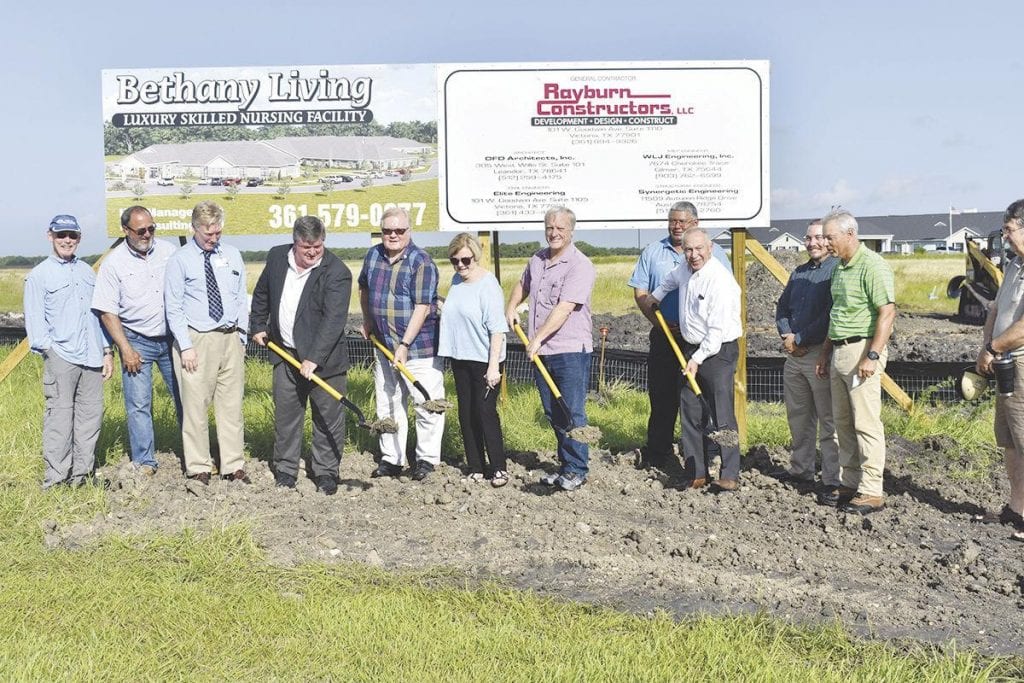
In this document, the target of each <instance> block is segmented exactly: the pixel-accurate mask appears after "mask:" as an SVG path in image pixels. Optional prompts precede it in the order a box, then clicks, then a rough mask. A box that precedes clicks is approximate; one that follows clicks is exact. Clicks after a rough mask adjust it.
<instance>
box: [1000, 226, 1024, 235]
mask: <svg viewBox="0 0 1024 683" xmlns="http://www.w3.org/2000/svg"><path fill="white" fill-rule="evenodd" d="M1020 229H1021V225H1020V224H1019V223H1017V224H1016V225H1013V226H1012V227H1011V226H1010V225H1009V224H1007V225H1004V226H1003V228H1002V233H1003V234H1004V235H1009V234H1010V233H1011V232H1017V231H1018V230H1020Z"/></svg>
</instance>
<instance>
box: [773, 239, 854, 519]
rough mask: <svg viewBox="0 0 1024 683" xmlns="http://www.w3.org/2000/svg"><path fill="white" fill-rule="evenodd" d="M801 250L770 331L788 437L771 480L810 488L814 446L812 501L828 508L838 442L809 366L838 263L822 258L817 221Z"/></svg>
mask: <svg viewBox="0 0 1024 683" xmlns="http://www.w3.org/2000/svg"><path fill="white" fill-rule="evenodd" d="M804 248H805V249H806V250H807V255H808V256H809V257H810V258H809V259H808V260H807V263H804V264H802V265H800V266H797V268H796V270H795V271H794V272H793V274H792V275H791V276H790V278H789V282H788V283H787V284H786V288H785V289H784V290H783V291H782V296H781V297H779V303H778V305H777V306H776V308H775V326H776V327H777V328H778V331H779V336H780V337H781V338H782V346H783V350H784V351H785V352H786V365H785V367H784V368H783V371H782V374H783V391H784V394H783V395H784V397H785V400H786V417H787V418H788V420H789V432H790V434H791V435H792V436H793V455H792V457H791V458H790V462H789V470H784V471H783V472H780V473H779V474H778V475H776V476H777V478H778V479H779V480H780V481H785V482H789V483H792V484H796V485H797V486H800V485H808V486H809V485H812V484H813V483H814V475H815V459H816V458H815V456H816V455H817V447H818V445H819V444H820V447H821V484H822V488H821V491H820V494H819V497H818V498H819V501H820V502H821V503H822V504H824V505H833V506H834V505H836V502H837V496H838V491H839V483H840V482H839V440H838V439H837V438H836V427H835V423H834V422H833V420H832V391H831V388H830V386H829V380H828V379H827V378H824V377H818V376H817V374H816V372H815V369H816V367H815V366H816V365H817V362H818V356H819V355H820V354H821V345H822V344H823V343H824V341H825V336H826V334H827V333H828V322H829V311H830V310H831V308H832V290H831V283H832V271H834V270H835V267H836V264H837V263H839V259H837V258H835V257H834V256H830V255H829V253H828V243H827V242H826V241H825V236H824V234H822V229H821V220H814V221H811V223H810V224H809V225H808V226H807V232H806V233H805V235H804Z"/></svg>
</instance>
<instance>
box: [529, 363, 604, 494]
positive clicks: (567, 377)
mask: <svg viewBox="0 0 1024 683" xmlns="http://www.w3.org/2000/svg"><path fill="white" fill-rule="evenodd" d="M540 359H541V360H542V361H543V362H544V367H546V368H547V369H548V374H550V375H551V379H552V380H554V382H555V386H556V387H558V390H559V391H561V392H562V399H563V400H564V401H565V405H566V407H568V409H569V412H570V413H571V415H566V414H565V410H563V409H562V407H561V406H560V405H559V404H558V401H556V400H555V398H554V396H552V394H551V389H549V388H548V385H547V382H545V381H544V378H543V377H542V376H541V374H540V371H539V370H537V368H536V367H534V369H533V379H534V381H535V382H536V383H537V389H538V390H539V391H540V402H541V404H542V405H543V406H544V417H546V418H547V419H548V422H550V423H551V426H552V427H554V430H555V437H556V439H557V440H558V461H559V463H561V472H562V474H578V475H580V476H583V477H585V476H587V472H588V470H589V468H588V463H589V462H590V447H589V446H587V444H585V443H582V442H580V441H577V440H576V439H570V438H569V437H568V435H566V430H568V429H571V428H572V427H582V426H584V425H586V424H587V414H586V403H587V389H588V387H589V386H590V354H589V353H587V352H579V353H554V354H551V355H549V356H541V357H540Z"/></svg>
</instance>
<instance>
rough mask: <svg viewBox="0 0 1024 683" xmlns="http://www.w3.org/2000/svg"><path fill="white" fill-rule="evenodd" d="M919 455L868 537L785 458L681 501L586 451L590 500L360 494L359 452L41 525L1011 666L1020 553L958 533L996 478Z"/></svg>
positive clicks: (1017, 647) (893, 461) (451, 476)
mask: <svg viewBox="0 0 1024 683" xmlns="http://www.w3.org/2000/svg"><path fill="white" fill-rule="evenodd" d="M943 447H944V444H943V443H942V442H941V439H940V440H932V441H931V442H929V443H926V444H911V443H907V442H905V441H903V440H901V439H899V438H890V439H889V462H888V471H887V473H886V490H887V492H888V493H889V496H888V500H887V502H888V506H887V508H886V509H885V510H883V511H881V512H879V513H876V514H874V515H871V516H869V517H867V518H863V517H859V516H852V515H851V516H848V515H845V514H843V513H839V512H837V511H836V510H835V509H832V508H826V507H821V506H819V505H817V504H816V503H815V501H814V498H813V495H812V494H811V493H810V492H808V491H798V490H795V489H792V488H789V487H787V486H784V485H782V484H780V483H779V482H777V481H776V480H775V479H773V478H771V477H769V476H767V475H766V474H765V472H771V471H775V470H776V469H777V468H778V467H780V466H782V465H784V464H785V461H786V458H787V457H788V453H786V452H784V451H781V452H774V453H769V452H768V451H767V450H766V449H765V448H764V447H755V448H753V449H752V450H751V451H750V452H748V454H747V457H746V458H745V460H744V473H743V477H742V488H741V490H740V491H739V492H737V493H734V494H719V495H714V494H711V493H706V492H694V491H685V492H684V491H679V490H676V489H674V488H671V487H670V486H669V485H668V484H669V479H668V477H667V476H666V475H664V474H663V473H661V472H657V471H640V470H637V469H635V468H634V466H633V456H632V454H613V453H609V452H607V451H599V450H595V451H593V452H592V473H591V478H590V481H589V482H588V483H587V485H586V486H584V487H583V488H581V489H580V490H578V491H576V492H573V493H563V492H554V491H553V490H551V489H549V488H547V487H545V486H543V485H541V484H539V483H536V482H537V479H538V478H539V476H540V475H541V474H543V473H544V472H545V471H549V470H552V469H553V468H554V467H555V463H554V454H553V453H549V452H541V453H516V454H513V457H512V461H511V462H510V473H511V477H512V478H511V481H510V482H509V484H508V485H507V486H506V487H504V488H501V489H493V488H491V487H490V486H489V485H488V484H486V483H475V482H470V481H468V480H466V479H465V478H464V477H463V475H462V473H461V471H460V470H459V469H458V467H457V466H455V465H453V464H450V463H446V464H442V466H441V467H440V468H439V469H438V471H436V472H435V473H434V474H432V475H431V476H430V477H429V478H428V479H427V480H426V481H424V482H414V481H412V480H411V479H409V478H407V477H402V478H399V479H371V478H370V477H369V473H370V471H371V470H372V468H373V466H374V463H373V457H372V455H371V454H370V453H367V452H362V453H351V454H346V457H345V459H344V462H343V463H342V468H341V478H342V481H341V487H340V490H339V492H338V494H337V495H336V496H333V497H326V496H323V495H321V494H318V493H316V492H315V489H314V486H313V484H312V482H311V481H310V480H309V479H308V478H306V477H300V481H299V485H298V487H297V489H294V490H287V489H277V488H275V487H274V481H273V477H272V474H271V472H270V470H269V468H268V466H267V464H266V463H265V462H260V461H256V462H252V463H250V472H251V475H252V478H253V483H252V484H251V485H248V486H247V485H244V484H241V483H236V482H231V483H228V482H224V481H220V480H215V481H213V482H212V483H211V485H210V486H209V487H205V486H203V485H201V484H198V483H197V482H193V481H188V480H186V479H185V478H184V477H183V476H182V475H181V471H180V466H179V464H178V461H177V458H176V457H175V456H174V455H172V454H161V455H160V460H161V468H160V471H159V473H158V474H157V475H156V476H155V477H154V478H152V479H146V478H141V477H139V476H138V475H136V474H135V473H134V472H133V471H132V469H131V468H130V466H129V465H128V464H127V463H119V464H115V465H109V466H107V467H104V468H103V469H102V470H101V471H100V475H101V476H104V477H108V478H109V479H111V481H112V487H111V489H110V491H109V494H108V501H109V512H108V513H107V514H104V515H100V516H98V517H96V518H95V519H92V520H90V521H89V522H87V523H79V524H75V525H72V526H69V527H66V528H65V527H58V526H57V525H56V524H55V523H54V522H46V523H45V524H44V532H45V540H46V543H47V544H48V545H49V546H51V547H64V548H76V547H80V546H82V545H84V544H88V543H90V542H92V541H94V540H96V539H97V538H99V537H101V536H103V535H106V534H143V533H151V532H160V533H176V532H179V531H181V530H183V529H198V530H200V531H201V532H202V531H205V530H209V529H214V528H219V527H221V526H222V525H225V524H233V523H241V524H248V525H250V526H251V528H252V531H253V534H254V536H255V538H256V540H257V542H258V543H259V545H260V546H261V547H263V548H264V549H265V551H266V553H267V555H268V557H269V559H270V560H271V561H272V562H275V563H279V564H282V565H292V564H295V563H300V562H305V561H326V562H358V563H364V564H368V565H373V566H379V567H384V568H388V569H394V570H407V569H414V570H415V569H427V568H436V567H449V568H453V569H455V570H457V571H458V572H460V573H463V574H465V575H468V576H469V577H471V578H474V579H492V578H493V579H498V580H500V581H504V582H506V583H508V584H510V585H513V586H518V587H522V588H529V589H535V590H537V591H540V592H543V593H545V594H552V595H557V596H561V597H566V598H572V599H579V600H585V601H590V602H595V603H599V604H606V605H611V606H614V607H616V608H622V609H627V610H634V611H638V612H642V613H643V612H648V611H650V610H654V609H664V610H669V611H671V612H673V613H676V614H680V615H682V614H687V613H692V612H694V611H706V612H712V613H726V612H737V611H750V610H765V611H767V612H769V613H771V614H773V615H776V616H779V617H782V618H785V619H791V620H794V621H798V622H803V623H819V622H823V621H831V620H834V619H838V620H839V621H841V622H843V623H844V624H846V625H847V626H848V627H849V628H851V629H852V630H853V631H854V632H857V633H860V634H864V635H871V636H874V637H879V638H885V639H915V640H922V641H929V642H935V643H939V642H946V641H949V640H951V639H952V640H955V641H956V643H957V645H958V647H961V648H962V647H970V648H973V649H977V650H978V651H982V652H987V653H1017V654H1024V642H1022V639H1021V637H1020V625H1021V623H1022V610H1024V563H1022V559H1024V544H1022V543H1019V542H1015V541H1013V540H1011V538H1010V536H1011V534H1010V532H1009V530H1008V529H1006V528H1004V527H999V526H983V525H980V524H978V523H976V522H973V521H972V516H973V515H975V514H978V513H981V512H982V510H983V509H984V508H986V507H988V508H995V509H998V506H999V505H1001V503H1002V501H1003V500H1005V495H1006V490H1005V483H1004V480H1005V477H1004V476H1003V475H1002V474H1001V472H993V473H992V476H991V479H989V480H985V481H977V480H973V481H972V482H971V483H970V484H969V485H963V484H959V483H957V482H956V480H955V479H954V478H951V477H950V476H949V475H950V474H952V475H954V476H955V475H956V474H957V470H958V469H960V468H961V467H962V465H963V463H959V462H957V461H955V460H951V459H950V457H949V456H948V455H947V454H946V453H944V452H943Z"/></svg>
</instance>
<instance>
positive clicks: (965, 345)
mask: <svg viewBox="0 0 1024 683" xmlns="http://www.w3.org/2000/svg"><path fill="white" fill-rule="evenodd" d="M774 255H775V256H776V257H777V258H778V260H779V261H780V262H781V263H782V265H783V266H785V267H786V268H788V269H789V270H792V269H793V268H795V267H796V266H797V265H798V264H800V263H803V261H804V260H806V257H805V256H804V255H802V254H797V253H796V252H790V253H785V252H775V253H774ZM781 294H782V284H781V283H780V282H779V281H778V280H776V279H775V278H774V277H773V276H772V275H771V274H769V273H768V271H767V270H765V269H764V267H763V266H761V265H760V264H757V263H754V264H752V265H751V266H750V267H749V268H748V269H747V324H746V327H745V332H746V339H747V354H748V355H750V356H754V357H758V358H766V357H767V358H770V357H775V356H781V355H782V344H781V342H780V341H779V335H778V332H777V331H776V329H775V304H776V302H778V300H779V296H780V295H781ZM601 327H606V328H608V341H607V343H608V348H617V349H629V350H632V351H647V344H648V340H647V333H648V330H650V323H648V322H647V320H645V319H644V318H643V316H641V315H640V313H639V312H638V313H630V314H627V315H619V316H615V315H595V316H594V341H595V344H597V343H599V342H600V328H601ZM595 348H597V347H596V346H595ZM980 349H981V327H979V326H977V325H962V324H960V323H956V322H953V321H952V320H950V319H949V317H947V316H943V315H938V314H935V315H916V314H910V313H905V312H900V313H899V317H898V318H897V321H896V329H895V331H894V333H893V336H892V339H891V340H890V342H889V360H891V361H893V360H895V361H914V362H928V363H935V362H965V363H967V364H970V363H973V362H974V360H975V359H976V358H977V356H978V351H979V350H980Z"/></svg>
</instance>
